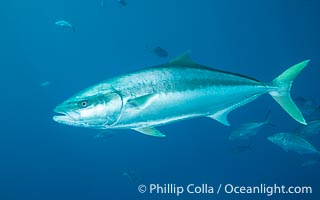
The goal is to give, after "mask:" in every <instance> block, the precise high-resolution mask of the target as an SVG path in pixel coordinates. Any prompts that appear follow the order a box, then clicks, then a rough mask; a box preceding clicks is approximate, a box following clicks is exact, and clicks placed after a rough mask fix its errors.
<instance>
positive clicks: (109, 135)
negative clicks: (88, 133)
mask: <svg viewBox="0 0 320 200" xmlns="http://www.w3.org/2000/svg"><path fill="white" fill-rule="evenodd" d="M114 136H116V133H114V132H113V131H111V130H103V131H100V132H98V133H97V134H96V135H95V136H94V137H93V138H94V139H109V138H112V137H114Z"/></svg>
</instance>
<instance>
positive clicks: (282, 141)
mask: <svg viewBox="0 0 320 200" xmlns="http://www.w3.org/2000/svg"><path fill="white" fill-rule="evenodd" d="M268 140H269V141H270V142H272V143H274V144H276V145H278V146H280V147H282V148H283V149H284V150H285V151H294V152H297V153H298V154H300V155H302V154H320V152H319V151H318V150H317V149H316V148H315V147H314V146H313V145H312V144H310V143H309V142H308V141H307V140H305V139H304V138H303V137H300V136H298V135H296V134H293V133H276V134H274V135H271V136H269V137H268Z"/></svg>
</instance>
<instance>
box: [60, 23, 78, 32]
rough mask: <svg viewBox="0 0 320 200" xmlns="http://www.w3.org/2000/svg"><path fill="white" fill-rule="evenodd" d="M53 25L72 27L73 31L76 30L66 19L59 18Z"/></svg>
mask: <svg viewBox="0 0 320 200" xmlns="http://www.w3.org/2000/svg"><path fill="white" fill-rule="evenodd" d="M55 25H57V26H60V27H64V28H70V29H72V31H73V32H76V29H75V28H74V26H73V25H72V24H71V23H69V22H67V21H64V20H59V21H56V22H55Z"/></svg>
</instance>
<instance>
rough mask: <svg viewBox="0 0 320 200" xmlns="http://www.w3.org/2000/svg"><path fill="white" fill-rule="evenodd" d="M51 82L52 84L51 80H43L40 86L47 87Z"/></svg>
mask: <svg viewBox="0 0 320 200" xmlns="http://www.w3.org/2000/svg"><path fill="white" fill-rule="evenodd" d="M51 84H52V83H51V81H43V82H42V83H40V87H42V88H46V87H48V86H50V85H51Z"/></svg>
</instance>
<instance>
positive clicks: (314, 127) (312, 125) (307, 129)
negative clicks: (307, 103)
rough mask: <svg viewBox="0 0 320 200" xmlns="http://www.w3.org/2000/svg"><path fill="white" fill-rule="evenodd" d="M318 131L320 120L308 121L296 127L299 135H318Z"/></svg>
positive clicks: (319, 129) (319, 130)
mask: <svg viewBox="0 0 320 200" xmlns="http://www.w3.org/2000/svg"><path fill="white" fill-rule="evenodd" d="M319 132H320V120H314V121H311V122H308V125H303V126H300V127H299V128H297V130H296V133H297V135H299V136H301V137H310V136H315V135H318V134H319Z"/></svg>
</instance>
